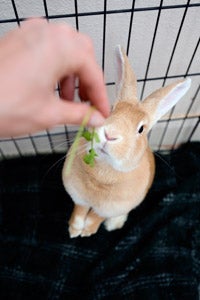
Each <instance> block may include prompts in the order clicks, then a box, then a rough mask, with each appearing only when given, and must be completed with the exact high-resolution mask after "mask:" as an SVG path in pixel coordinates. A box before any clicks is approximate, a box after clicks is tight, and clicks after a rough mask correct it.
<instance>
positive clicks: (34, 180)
mask: <svg viewBox="0 0 200 300" xmlns="http://www.w3.org/2000/svg"><path fill="white" fill-rule="evenodd" d="M60 158H61V155H50V156H38V157H30V158H23V159H15V160H9V161H3V162H1V163H0V200H1V210H0V223H1V247H0V285H1V287H0V299H2V300H4V299H9V300H10V299H15V300H19V299H27V300H28V299H29V300H31V299H34V300H38V299H42V300H45V299H51V300H55V299H59V300H61V299H63V300H66V299H126V300H127V299H136V300H137V299H153V300H157V299H161V300H165V299H170V300H173V299H177V300H180V299H181V300H184V299H187V300H188V299H190V300H199V299H200V298H199V297H200V143H193V144H188V145H185V146H183V147H182V148H180V149H179V150H176V151H174V152H172V153H171V154H170V155H165V156H164V155H162V157H160V158H157V159H156V161H157V172H156V178H155V182H154V185H153V187H152V189H151V191H150V192H149V194H148V196H147V197H146V199H145V201H144V202H143V203H142V204H141V205H140V206H139V207H138V208H136V209H135V210H134V211H132V212H131V213H130V215H129V218H128V221H127V223H126V224H125V226H124V227H123V228H122V229H121V230H117V231H114V232H107V231H106V230H105V229H104V227H103V226H102V227H101V228H100V230H99V231H98V233H97V234H96V235H94V236H92V237H90V238H75V239H69V235H68V231H67V220H68V218H69V216H70V213H71V210H72V201H71V199H70V198H69V196H68V195H67V194H66V192H65V191H64V188H63V186H62V182H61V168H62V163H61V164H59V165H54V164H55V162H56V161H58V160H59V159H60ZM52 166H53V167H52ZM144 176H145V175H144ZM119 197H120V195H119Z"/></svg>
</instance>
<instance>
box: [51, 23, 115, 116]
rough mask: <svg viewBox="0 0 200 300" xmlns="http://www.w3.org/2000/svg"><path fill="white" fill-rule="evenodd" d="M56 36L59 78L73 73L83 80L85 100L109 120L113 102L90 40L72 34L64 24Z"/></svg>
mask: <svg viewBox="0 0 200 300" xmlns="http://www.w3.org/2000/svg"><path fill="white" fill-rule="evenodd" d="M56 30H58V27H57V28H56ZM54 36H56V37H57V38H56V39H57V41H55V40H54V42H56V45H57V48H56V50H57V52H59V55H58V54H57V55H56V57H55V60H54V61H56V66H57V68H58V66H59V75H58V76H60V78H63V77H66V76H67V75H69V74H75V75H76V76H77V77H78V79H79V84H80V96H81V98H83V99H84V100H88V101H90V102H91V104H92V105H94V106H95V107H96V108H97V109H98V110H99V111H100V112H101V113H102V114H103V115H104V116H106V117H107V116H108V114H109V102H108V97H107V93H106V88H105V84H104V78H103V72H102V70H101V68H100V67H99V65H98V64H97V62H96V59H95V55H94V48H93V45H92V42H91V40H90V38H88V37H87V36H85V35H83V34H81V33H77V32H76V33H75V32H74V31H72V32H71V31H70V29H69V28H68V27H67V28H66V27H65V26H64V25H63V24H62V25H60V26H59V30H58V33H57V34H55V35H54ZM69 39H70V41H71V42H70V43H69ZM54 54H55V51H54ZM58 59H59V62H58V61H57V60H58ZM60 78H59V79H60Z"/></svg>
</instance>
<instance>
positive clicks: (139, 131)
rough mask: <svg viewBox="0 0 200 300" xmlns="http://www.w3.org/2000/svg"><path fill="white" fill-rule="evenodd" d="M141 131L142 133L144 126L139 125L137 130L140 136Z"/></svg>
mask: <svg viewBox="0 0 200 300" xmlns="http://www.w3.org/2000/svg"><path fill="white" fill-rule="evenodd" d="M143 131H144V125H141V126H140V127H139V128H138V133H139V134H141V133H142V132H143Z"/></svg>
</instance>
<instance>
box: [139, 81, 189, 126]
mask: <svg viewBox="0 0 200 300" xmlns="http://www.w3.org/2000/svg"><path fill="white" fill-rule="evenodd" d="M190 85H191V79H190V78H187V79H185V80H179V81H177V82H175V83H172V84H170V85H168V86H166V87H163V88H160V89H158V90H156V91H155V92H153V93H152V94H151V95H149V96H148V97H147V98H146V99H144V101H143V102H142V105H143V108H144V109H145V111H146V113H147V114H148V116H149V120H150V125H149V129H151V128H152V126H153V125H154V124H155V123H156V122H157V121H158V120H159V119H160V118H161V117H162V116H164V115H165V114H166V113H167V112H168V111H169V110H170V109H171V108H172V107H173V106H174V105H175V104H176V103H177V102H178V101H179V100H180V99H181V98H182V97H183V95H185V93H186V92H187V91H188V89H189V88H190Z"/></svg>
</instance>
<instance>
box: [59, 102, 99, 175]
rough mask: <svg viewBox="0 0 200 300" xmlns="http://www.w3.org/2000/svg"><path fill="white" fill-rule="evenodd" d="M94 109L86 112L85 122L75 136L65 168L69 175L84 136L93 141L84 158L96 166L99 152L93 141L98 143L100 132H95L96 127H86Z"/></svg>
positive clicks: (87, 162) (86, 161)
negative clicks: (89, 129) (95, 148)
mask: <svg viewBox="0 0 200 300" xmlns="http://www.w3.org/2000/svg"><path fill="white" fill-rule="evenodd" d="M94 110H95V108H94V107H91V108H90V109H89V111H88V113H87V114H86V116H85V118H84V119H83V122H82V124H81V125H80V127H79V130H78V132H77V134H76V136H75V139H74V142H73V145H72V147H71V150H70V154H69V158H68V163H67V166H66V169H65V174H66V175H69V173H70V171H71V167H72V163H73V161H74V158H75V155H76V151H77V149H78V145H79V140H80V138H81V137H84V138H85V139H86V140H87V141H91V148H90V150H89V152H88V153H87V154H85V156H84V158H83V160H84V162H85V163H86V164H89V165H90V166H91V167H93V166H94V161H95V157H96V156H97V154H96V152H95V150H94V148H93V141H94V140H95V141H96V142H97V143H98V142H99V141H100V140H99V137H98V134H97V133H96V132H95V129H93V130H92V132H90V131H88V130H86V129H85V126H86V124H87V123H88V121H89V119H90V116H91V114H92V112H93V111H94Z"/></svg>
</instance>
